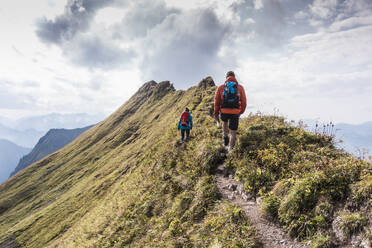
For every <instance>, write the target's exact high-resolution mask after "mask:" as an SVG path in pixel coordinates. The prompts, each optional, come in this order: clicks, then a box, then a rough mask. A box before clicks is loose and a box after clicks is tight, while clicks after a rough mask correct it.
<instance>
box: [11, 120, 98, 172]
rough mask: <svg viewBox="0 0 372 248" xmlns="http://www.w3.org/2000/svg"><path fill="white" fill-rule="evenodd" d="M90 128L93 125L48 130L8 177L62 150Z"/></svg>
mask: <svg viewBox="0 0 372 248" xmlns="http://www.w3.org/2000/svg"><path fill="white" fill-rule="evenodd" d="M92 126H93V125H91V126H88V127H84V128H76V129H51V130H49V131H48V132H47V133H46V134H45V135H44V136H43V137H42V138H40V140H39V142H38V143H37V144H36V146H35V147H34V148H33V149H32V151H31V152H30V153H29V154H27V155H26V156H24V157H22V158H21V160H20V161H19V163H18V165H17V167H16V168H15V169H14V171H13V172H12V173H11V174H10V176H12V175H14V174H16V173H17V172H19V171H20V170H23V169H24V168H26V167H27V166H29V165H31V164H33V163H34V162H36V161H38V160H40V159H42V158H44V157H45V156H48V155H49V154H51V153H53V152H55V151H57V150H59V149H61V148H63V147H64V146H66V145H67V144H69V143H70V142H71V141H73V140H74V139H76V138H77V137H78V136H79V135H80V134H82V133H83V132H85V131H86V130H88V129H89V128H91V127H92ZM14 167H15V166H14ZM14 167H13V168H14ZM8 175H9V174H8Z"/></svg>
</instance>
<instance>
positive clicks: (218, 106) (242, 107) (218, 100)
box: [214, 77, 247, 116]
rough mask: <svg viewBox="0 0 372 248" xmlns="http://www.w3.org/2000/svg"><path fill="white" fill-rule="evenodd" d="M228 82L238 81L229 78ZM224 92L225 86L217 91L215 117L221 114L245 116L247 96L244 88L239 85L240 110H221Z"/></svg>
mask: <svg viewBox="0 0 372 248" xmlns="http://www.w3.org/2000/svg"><path fill="white" fill-rule="evenodd" d="M228 81H234V82H237V81H236V79H235V78H233V77H228V78H227V79H226V82H228ZM224 90H225V84H222V85H220V86H219V87H218V88H217V90H216V94H215V96H214V116H218V114H219V113H220V112H221V113H223V114H237V115H241V114H243V113H244V111H245V108H246V106H247V98H246V96H245V91H244V88H243V86H242V85H240V84H239V83H238V95H239V105H240V108H221V105H222V93H223V91H224Z"/></svg>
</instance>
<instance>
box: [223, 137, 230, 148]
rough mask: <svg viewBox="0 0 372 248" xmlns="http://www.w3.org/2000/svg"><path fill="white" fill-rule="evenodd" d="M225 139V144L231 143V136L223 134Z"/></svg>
mask: <svg viewBox="0 0 372 248" xmlns="http://www.w3.org/2000/svg"><path fill="white" fill-rule="evenodd" d="M223 140H224V143H225V146H228V145H229V141H230V138H229V136H223Z"/></svg>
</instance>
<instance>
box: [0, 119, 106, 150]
mask: <svg viewBox="0 0 372 248" xmlns="http://www.w3.org/2000/svg"><path fill="white" fill-rule="evenodd" d="M104 118H105V116H104V115H103V114H97V115H88V114H55V113H53V114H48V115H40V116H33V117H27V118H22V119H19V120H10V119H8V118H5V117H2V116H0V139H6V140H9V141H12V142H13V143H16V144H18V145H20V146H25V147H33V146H35V144H36V143H37V141H38V140H39V139H40V137H41V136H42V135H43V134H45V133H46V132H47V131H48V130H50V129H54V128H67V129H73V128H80V127H85V126H88V125H92V124H95V123H98V122H100V121H102V120H103V119H104Z"/></svg>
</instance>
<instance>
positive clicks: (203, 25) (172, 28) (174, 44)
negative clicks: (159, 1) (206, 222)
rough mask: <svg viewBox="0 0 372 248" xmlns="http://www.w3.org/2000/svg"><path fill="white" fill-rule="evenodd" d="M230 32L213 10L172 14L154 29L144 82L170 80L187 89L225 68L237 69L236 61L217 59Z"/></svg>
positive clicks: (146, 50)
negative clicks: (187, 86) (188, 86)
mask: <svg viewBox="0 0 372 248" xmlns="http://www.w3.org/2000/svg"><path fill="white" fill-rule="evenodd" d="M230 31H231V30H230V27H229V26H228V25H226V24H223V23H221V22H220V21H219V19H218V18H217V16H216V14H215V12H214V11H213V10H211V9H202V10H201V9H200V10H193V11H188V12H182V13H180V14H171V15H169V16H168V17H167V18H166V19H165V20H164V22H162V23H161V24H159V25H158V26H156V27H155V28H154V29H153V30H151V32H150V33H149V34H148V37H147V40H146V42H145V44H144V51H143V52H144V53H145V56H144V58H143V60H142V63H141V68H142V69H143V70H144V75H143V78H144V80H147V79H155V80H165V79H167V80H171V81H172V82H174V83H175V84H176V86H178V87H181V88H184V87H185V86H186V85H189V84H191V83H192V84H195V82H197V81H199V80H200V79H201V78H202V77H205V76H207V75H206V74H215V73H217V74H218V73H219V72H220V71H222V70H225V69H223V68H225V67H224V66H223V65H229V66H230V67H234V66H235V60H234V59H233V58H229V59H228V60H225V61H222V60H221V59H220V58H219V57H218V52H219V50H220V48H221V45H222V44H223V41H224V40H225V39H226V38H227V36H228V34H229V33H230ZM224 62H225V64H224ZM222 73H223V72H222Z"/></svg>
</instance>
